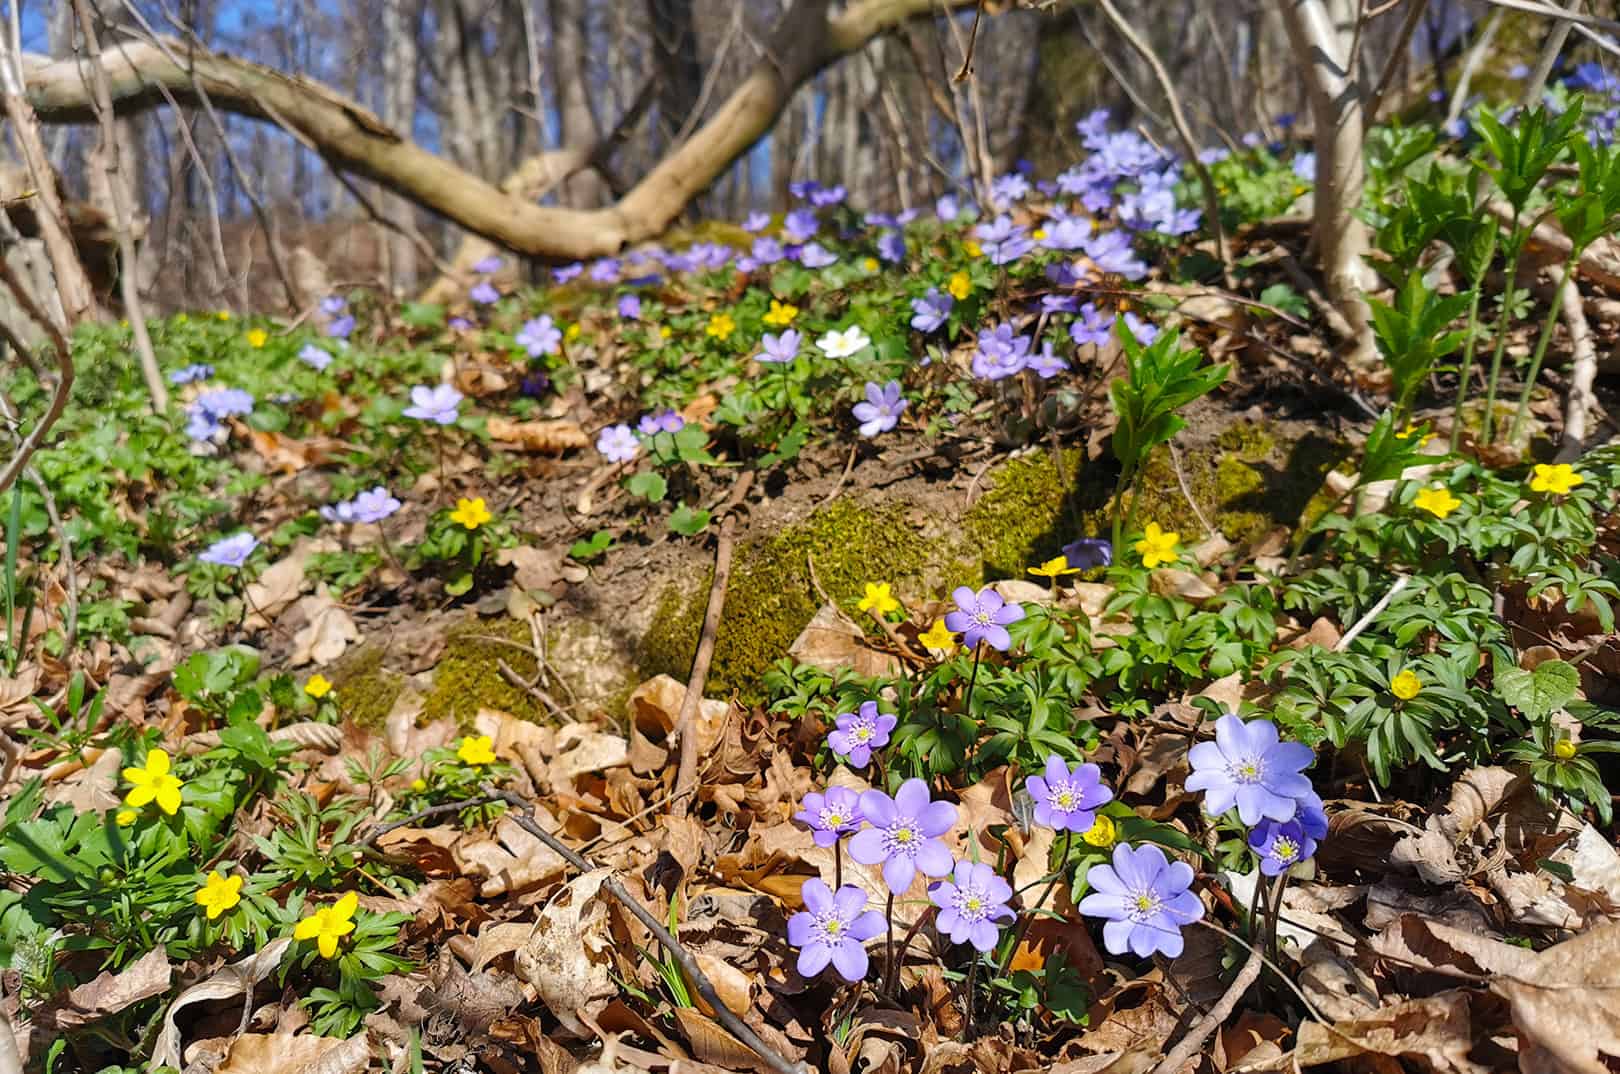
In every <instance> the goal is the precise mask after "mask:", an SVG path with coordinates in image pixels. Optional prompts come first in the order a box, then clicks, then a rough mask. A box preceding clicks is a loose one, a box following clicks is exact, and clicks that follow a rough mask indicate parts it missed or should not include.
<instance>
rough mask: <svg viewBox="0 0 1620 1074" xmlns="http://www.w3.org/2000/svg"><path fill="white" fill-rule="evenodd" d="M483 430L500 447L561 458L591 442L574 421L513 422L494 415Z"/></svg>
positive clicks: (587, 445)
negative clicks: (485, 430) (562, 455)
mask: <svg viewBox="0 0 1620 1074" xmlns="http://www.w3.org/2000/svg"><path fill="white" fill-rule="evenodd" d="M484 427H485V428H486V429H488V430H489V436H490V439H491V440H494V441H495V442H496V443H497V444H500V445H502V446H505V447H514V448H517V449H518V450H519V451H533V452H539V453H541V454H545V455H561V454H562V453H563V452H565V451H571V450H574V449H576V448H584V447H589V446H590V443H591V439H590V437H588V436H586V435H585V430H584V429H581V428H580V427H579V423H578V422H574V421H511V420H509V419H507V418H503V417H500V416H499V415H491V416H490V417H489V418H488V419H487V420H486V422H485V426H484Z"/></svg>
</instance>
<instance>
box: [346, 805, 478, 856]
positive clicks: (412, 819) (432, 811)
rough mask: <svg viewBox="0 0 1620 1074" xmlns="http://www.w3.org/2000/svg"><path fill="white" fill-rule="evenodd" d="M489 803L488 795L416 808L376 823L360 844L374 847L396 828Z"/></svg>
mask: <svg viewBox="0 0 1620 1074" xmlns="http://www.w3.org/2000/svg"><path fill="white" fill-rule="evenodd" d="M489 804H490V800H489V798H488V797H482V798H464V799H462V800H461V801H459V802H441V803H440V804H438V805H432V806H428V807H427V808H426V809H418V810H417V811H416V812H415V813H412V814H411V815H410V816H408V817H401V818H400V819H398V820H391V821H389V822H388V823H387V824H379V825H377V826H376V827H375V828H373V829H371V831H370V832H368V833H366V837H365V838H364V839H362V840H360V845H361V846H363V847H375V846H376V845H377V841H378V840H379V839H381V838H382V837H383V836H385V835H387V834H388V833H389V832H391V831H393V830H395V829H396V828H405V827H409V826H410V825H412V824H415V823H417V822H419V821H424V820H429V819H431V818H433V817H442V816H444V815H445V814H446V813H460V812H461V811H462V810H463V809H472V808H473V807H474V806H481V805H489Z"/></svg>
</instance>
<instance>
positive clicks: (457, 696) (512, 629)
mask: <svg viewBox="0 0 1620 1074" xmlns="http://www.w3.org/2000/svg"><path fill="white" fill-rule="evenodd" d="M492 638H493V639H499V640H495V641H492V640H490V639H492ZM502 642H511V643H512V644H510V645H507V644H502ZM532 644H533V638H532V636H531V635H530V633H529V627H528V624H526V623H522V622H519V621H518V620H516V619H505V618H497V619H479V618H477V617H473V618H469V619H467V620H464V621H463V622H461V623H458V624H456V625H455V626H453V627H451V628H450V630H449V632H448V634H447V635H446V638H445V646H444V656H443V657H441V658H440V659H439V663H438V666H437V667H435V668H434V669H433V689H432V691H431V692H430V693H429V694H428V697H427V712H428V714H429V715H430V716H434V717H437V716H448V717H450V718H451V719H453V720H455V721H456V722H457V723H458V724H460V725H462V726H463V727H468V726H471V724H472V720H473V717H474V716H476V715H478V710H479V709H485V708H488V709H496V710H498V711H500V712H505V713H508V714H510V715H512V716H516V717H518V718H520V719H525V720H548V719H550V716H549V715H548V714H547V713H546V712H545V711H544V709H543V708H542V707H541V705H540V703H539V702H538V701H536V700H535V699H534V697H533V696H532V695H531V694H530V693H529V692H528V691H527V690H524V689H522V688H521V687H518V686H514V685H513V684H511V683H509V682H507V681H506V679H505V678H504V677H503V676H502V675H501V667H500V665H501V661H505V662H506V666H507V667H509V668H511V669H512V670H513V671H514V672H516V673H517V674H518V675H520V676H522V677H523V678H524V679H529V678H532V677H533V676H534V673H535V658H534V653H533V651H532V650H531V649H530V646H531V645H532ZM520 646H521V648H520Z"/></svg>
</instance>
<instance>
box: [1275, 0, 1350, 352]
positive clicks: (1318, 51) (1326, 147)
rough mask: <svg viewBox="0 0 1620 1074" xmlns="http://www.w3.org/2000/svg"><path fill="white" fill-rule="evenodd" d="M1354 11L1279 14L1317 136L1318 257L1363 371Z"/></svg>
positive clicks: (1313, 1)
mask: <svg viewBox="0 0 1620 1074" xmlns="http://www.w3.org/2000/svg"><path fill="white" fill-rule="evenodd" d="M1330 3H1331V4H1332V7H1331V9H1330V7H1329V4H1330ZM1359 6H1360V5H1359V3H1357V2H1355V0H1283V3H1282V6H1281V8H1280V9H1279V10H1280V14H1281V15H1282V20H1283V26H1284V28H1285V29H1286V30H1287V33H1288V40H1289V42H1290V43H1291V44H1292V45H1293V48H1294V52H1295V54H1296V55H1298V56H1300V57H1304V58H1306V59H1307V60H1308V61H1309V62H1308V63H1306V64H1305V65H1304V66H1303V74H1304V78H1305V86H1306V91H1307V95H1308V99H1309V101H1310V107H1311V121H1312V125H1313V127H1314V133H1315V135H1316V189H1315V199H1316V219H1315V227H1314V232H1313V233H1314V237H1315V242H1316V250H1317V257H1318V259H1319V260H1320V262H1321V267H1322V275H1323V277H1324V278H1325V280H1326V283H1327V292H1328V297H1329V299H1330V300H1331V301H1332V302H1333V304H1334V305H1335V306H1336V307H1338V309H1339V312H1340V313H1342V314H1344V318H1345V320H1346V321H1348V322H1349V324H1350V327H1351V329H1352V331H1353V332H1354V333H1355V335H1354V339H1353V344H1354V350H1353V352H1352V354H1351V355H1350V356H1349V357H1350V359H1351V360H1352V361H1353V362H1358V363H1365V362H1370V361H1371V360H1372V352H1373V345H1372V330H1371V314H1370V312H1369V311H1368V308H1367V300H1366V298H1365V297H1364V295H1363V292H1364V291H1365V289H1366V287H1367V286H1368V285H1369V283H1370V280H1369V270H1368V268H1367V265H1366V262H1365V261H1363V260H1362V258H1363V256H1364V255H1365V254H1366V253H1367V250H1368V248H1369V243H1368V237H1367V225H1366V223H1365V222H1364V221H1363V220H1362V219H1361V217H1360V216H1358V215H1357V210H1359V209H1360V208H1361V194H1362V189H1363V187H1364V186H1365V184H1366V178H1367V167H1366V160H1365V158H1364V157H1363V155H1362V146H1363V143H1364V141H1365V136H1366V131H1365V112H1364V105H1365V97H1366V92H1367V88H1366V87H1365V86H1363V85H1362V83H1361V79H1360V77H1359V75H1358V73H1357V72H1355V71H1352V70H1351V69H1350V64H1351V62H1352V57H1351V55H1350V51H1351V42H1352V40H1353V38H1354V37H1355V32H1356V21H1357V19H1358V18H1359V17H1360V13H1359V11H1358V8H1359Z"/></svg>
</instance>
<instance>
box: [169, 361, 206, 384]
mask: <svg viewBox="0 0 1620 1074" xmlns="http://www.w3.org/2000/svg"><path fill="white" fill-rule="evenodd" d="M213 375H214V367H213V366H211V365H209V364H208V363H207V362H196V363H193V364H192V365H188V366H186V367H185V368H183V369H176V370H174V371H173V372H171V373H170V374H169V383H170V384H190V383H191V382H192V381H196V380H207V379H208V378H209V377H211V376H213Z"/></svg>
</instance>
